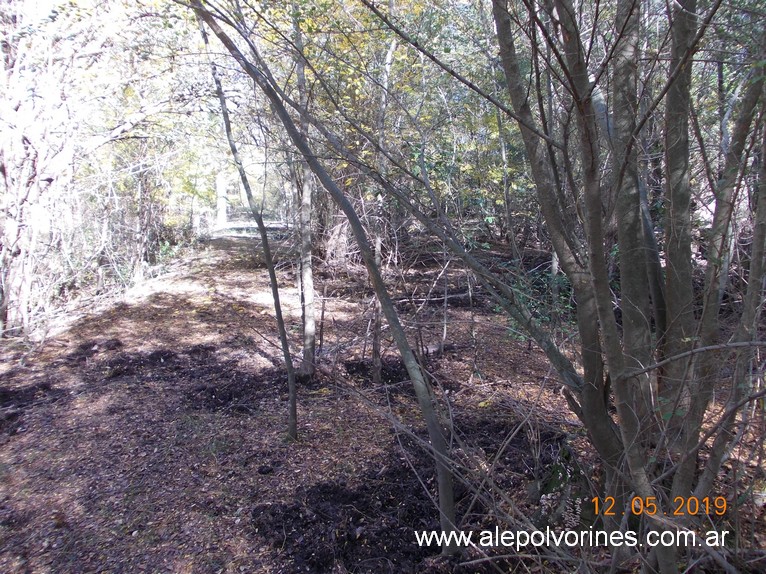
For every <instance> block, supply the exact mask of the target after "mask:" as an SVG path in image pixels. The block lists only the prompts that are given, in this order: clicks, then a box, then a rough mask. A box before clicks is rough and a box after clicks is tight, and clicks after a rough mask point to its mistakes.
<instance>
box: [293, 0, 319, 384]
mask: <svg viewBox="0 0 766 574" xmlns="http://www.w3.org/2000/svg"><path fill="white" fill-rule="evenodd" d="M298 16H299V10H298V6H297V4H295V3H293V33H294V34H293V36H294V39H295V49H296V50H297V52H298V54H297V57H296V61H295V67H296V76H297V85H298V102H299V104H300V106H301V109H302V113H305V111H306V110H307V109H308V101H309V100H308V90H307V88H306V64H305V61H304V59H303V33H302V32H301V27H300V21H299V19H298ZM298 128H299V129H300V132H301V135H303V137H306V136H307V134H308V126H306V124H305V123H304V122H303V121H302V120H299V122H298ZM296 171H297V174H298V179H299V180H300V181H299V186H300V188H296V189H297V190H298V197H299V200H300V207H299V212H298V214H299V215H298V221H299V233H300V275H301V281H300V283H301V289H300V293H301V315H302V317H303V362H302V363H301V375H303V376H304V377H308V378H310V377H312V376H313V375H314V367H315V364H314V362H315V355H316V317H315V314H314V268H313V264H312V241H311V220H312V214H311V209H312V198H313V195H314V179H313V176H312V174H311V171H310V170H309V169H308V166H307V164H306V161H305V160H304V159H303V158H301V159H300V160H299V162H298V165H297V168H296Z"/></svg>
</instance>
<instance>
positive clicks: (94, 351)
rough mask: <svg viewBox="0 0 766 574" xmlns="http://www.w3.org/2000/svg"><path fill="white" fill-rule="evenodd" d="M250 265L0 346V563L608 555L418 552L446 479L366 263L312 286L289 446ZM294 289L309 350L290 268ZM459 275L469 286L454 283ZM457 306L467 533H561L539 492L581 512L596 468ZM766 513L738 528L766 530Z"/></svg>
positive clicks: (500, 323)
mask: <svg viewBox="0 0 766 574" xmlns="http://www.w3.org/2000/svg"><path fill="white" fill-rule="evenodd" d="M255 253H256V250H255V247H254V244H253V243H251V242H250V240H246V239H240V240H218V241H216V242H213V243H211V244H210V245H208V246H207V248H205V249H202V250H201V251H199V252H197V253H196V254H195V255H194V256H192V257H188V258H186V259H185V260H184V261H182V262H180V263H178V264H176V265H174V267H173V268H172V269H171V270H170V271H169V272H168V273H167V274H165V275H163V276H161V277H158V278H155V279H152V280H149V281H147V282H146V283H145V284H143V285H141V286H140V287H139V288H135V289H133V290H131V291H130V292H128V293H127V294H126V295H125V296H124V297H122V298H120V299H119V300H114V301H110V302H108V303H107V304H103V305H101V306H100V307H94V308H91V309H88V310H86V312H82V313H81V314H80V316H79V317H78V318H77V319H76V320H74V321H72V320H71V318H70V322H69V324H67V325H65V326H56V327H55V329H53V330H52V331H51V333H50V334H49V336H48V337H47V338H46V340H45V342H44V344H42V345H36V346H30V345H28V344H23V343H21V342H18V341H17V342H13V341H10V342H4V343H3V345H2V347H1V348H0V353H1V358H2V365H0V572H7V573H35V574H37V573H40V574H42V573H86V572H87V573H90V572H93V573H95V572H103V573H107V572H109V573H132V572H149V573H178V574H184V573H200V574H202V573H205V574H207V573H210V574H218V573H241V572H248V573H285V574H292V573H299V572H307V573H324V572H328V573H345V572H349V573H351V572H353V573H387V572H391V573H419V572H423V573H439V572H464V573H469V572H477V573H483V572H497V571H501V572H502V571H508V572H511V571H514V572H515V571H520V572H521V571H524V572H544V571H551V572H554V571H562V572H567V571H576V570H577V568H578V567H579V565H578V563H577V561H576V560H577V559H581V560H583V561H584V562H588V563H590V564H594V563H596V564H598V563H599V561H601V560H603V559H605V557H604V556H601V555H599V553H598V552H597V551H592V550H591V551H588V552H586V551H583V553H582V554H578V553H577V552H576V551H570V552H568V553H567V554H566V555H563V554H561V553H557V552H556V551H555V550H545V551H544V552H542V553H541V555H540V556H529V557H527V558H526V559H522V558H519V557H508V558H506V559H505V560H500V561H498V562H495V563H490V562H487V561H483V560H482V559H483V558H484V557H485V554H482V553H481V552H479V549H472V550H468V551H466V552H465V553H463V554H462V555H460V556H459V557H457V558H452V559H449V560H446V559H442V558H440V557H439V555H438V548H421V547H419V546H418V545H417V544H416V543H415V536H414V531H415V530H424V529H433V528H437V526H438V517H437V515H436V511H435V509H434V503H433V500H432V499H433V497H434V495H435V485H434V476H433V474H434V473H433V468H432V463H431V462H430V461H429V459H428V457H427V456H426V455H425V454H424V451H423V449H422V441H423V440H424V437H425V436H426V435H425V431H424V429H423V425H422V421H421V419H420V417H419V415H418V412H417V409H416V404H415V401H414V397H413V393H412V391H411V389H410V384H409V382H408V380H407V375H406V372H405V371H404V369H403V368H402V367H401V364H400V363H399V362H398V360H397V359H396V354H395V352H394V349H393V347H392V346H391V345H390V343H389V344H388V345H387V347H386V358H385V361H384V373H383V375H384V377H383V378H384V381H383V384H382V385H380V386H375V385H373V384H372V382H371V379H370V361H369V353H370V350H369V349H370V341H369V337H368V336H367V334H368V333H369V324H370V318H371V313H372V306H371V292H370V291H369V288H368V286H367V284H366V282H365V279H364V275H363V274H362V273H361V272H358V271H352V270H344V271H337V272H335V273H329V272H325V273H324V274H322V273H320V274H318V277H317V291H318V292H319V293H324V295H325V298H324V303H323V306H322V316H323V321H322V343H321V349H320V352H319V354H318V361H319V372H318V375H317V376H316V377H315V378H314V380H313V381H312V382H311V383H310V384H308V385H303V386H301V388H300V389H299V411H298V413H299V432H300V436H299V440H298V441H297V442H288V441H287V440H286V435H285V431H286V416H287V382H286V377H285V376H284V375H283V369H282V363H281V359H280V357H281V352H280V350H279V348H278V347H277V346H276V345H275V342H276V341H277V340H278V339H277V337H276V323H275V320H274V317H273V307H272V301H271V296H270V291H269V286H268V280H267V274H266V271H265V269H264V268H263V266H262V265H261V263H260V262H259V260H258V257H257V255H256V254H255ZM411 273H412V274H413V275H412V277H409V278H405V280H406V281H410V280H411V283H412V284H414V285H416V287H417V289H422V291H420V292H422V293H425V292H427V291H428V289H429V285H430V286H433V285H434V284H435V283H436V282H437V280H438V281H441V280H442V277H441V276H440V275H439V270H438V269H428V268H425V267H424V268H420V269H419V268H417V267H413V268H412V269H411ZM280 277H281V280H282V281H283V285H282V287H283V289H282V292H283V296H284V301H283V305H284V308H285V309H286V312H287V315H288V322H289V324H290V327H291V329H290V335H291V337H292V340H293V343H294V345H295V356H299V350H300V347H299V345H300V339H299V335H300V333H299V325H300V320H299V319H300V309H299V306H298V300H297V291H296V288H295V277H294V272H293V270H292V269H290V267H289V265H287V264H285V265H283V266H282V268H281V270H280ZM447 279H448V281H449V282H450V283H451V285H453V286H454V288H455V289H456V290H457V291H459V290H460V289H462V287H461V286H460V282H461V281H463V280H464V276H463V275H461V274H460V273H459V272H455V273H454V275H449V276H448V277H447ZM463 287H464V286H463ZM417 289H416V290H417ZM412 293H413V292H412V291H411V292H410V295H412ZM411 300H414V303H406V302H403V303H402V311H403V314H404V317H405V324H406V325H407V326H408V328H409V329H410V330H411V334H412V336H413V338H414V339H418V340H423V342H424V346H428V345H429V344H431V343H433V342H435V341H438V338H439V335H440V333H441V330H442V328H443V325H442V320H443V313H444V309H443V307H442V306H435V307H431V306H428V305H421V304H419V303H418V301H419V299H418V295H417V293H415V296H414V297H412V298H411ZM447 312H448V319H449V320H448V322H447V341H448V343H449V345H448V346H447V347H446V351H445V352H444V354H442V355H432V356H428V357H426V358H425V359H424V360H426V361H427V364H428V369H429V371H430V372H431V375H432V379H433V381H434V384H435V387H436V388H437V389H438V391H439V392H441V393H444V396H446V397H448V401H447V404H448V405H449V410H450V412H449V413H447V414H449V415H451V420H452V421H453V425H454V426H453V428H452V431H453V432H452V441H453V450H454V452H455V457H456V460H457V461H458V463H459V464H460V465H461V466H460V469H461V471H460V473H461V474H462V475H463V476H464V477H465V478H466V480H465V482H460V481H459V482H458V500H459V508H458V510H459V515H460V516H461V517H462V520H463V522H462V524H461V528H464V529H466V530H476V531H478V530H481V529H485V528H494V527H495V526H496V525H500V527H501V528H510V527H512V526H514V525H516V526H518V525H519V524H522V523H523V518H522V517H529V519H531V520H532V522H533V523H534V524H535V525H537V526H541V525H545V524H554V525H557V526H559V527H561V526H562V525H564V526H565V524H564V523H565V522H566V520H568V518H567V514H568V509H569V506H567V505H568V504H569V505H570V506H571V504H570V503H567V504H564V503H563V502H562V503H561V504H558V503H557V502H555V501H556V500H558V499H556V498H554V506H553V507H551V506H550V505H549V506H545V504H544V503H541V497H542V498H543V499H544V498H545V496H544V495H548V494H550V493H553V494H559V491H563V490H566V493H567V497H568V499H569V500H571V501H575V500H577V499H578V498H582V499H589V498H590V491H589V487H590V486H592V482H591V481H592V480H593V479H594V477H595V475H596V473H597V465H596V464H595V462H594V459H593V457H592V454H590V453H589V450H588V448H587V442H586V441H585V438H584V433H583V430H582V428H581V426H580V425H579V423H578V422H577V421H576V420H575V418H574V416H573V415H571V414H570V413H569V411H568V409H567V408H566V402H565V400H564V398H563V397H562V395H561V392H560V391H561V389H560V388H559V386H558V385H557V384H556V382H555V376H554V374H553V373H552V372H551V371H550V370H549V368H548V364H547V361H546V360H545V358H544V356H543V355H542V354H541V353H540V352H539V351H538V350H536V349H535V348H533V347H531V346H530V345H528V344H527V343H526V342H524V341H522V340H520V339H519V337H518V336H517V335H516V334H515V333H514V332H513V330H512V329H510V328H509V326H508V325H507V323H505V319H503V317H502V316H501V315H500V314H497V313H495V312H494V310H493V307H492V305H491V303H490V302H488V301H484V300H483V299H482V298H481V297H480V295H479V294H476V296H475V297H474V298H472V300H471V301H470V304H469V305H466V304H465V301H464V300H463V299H461V298H457V299H456V300H455V304H452V303H450V305H449V306H448V309H447ZM395 421H398V422H395ZM563 475H567V476H568V477H569V479H568V480H566V481H564V480H561V477H562V476H563ZM488 484H490V485H491V487H488V486H487V485H488ZM475 485H484V486H483V488H482V489H481V490H479V491H478V494H477V492H476V490H475V488H474V486H475ZM553 494H551V496H553ZM549 498H550V497H549ZM757 510H758V509H755V510H753V511H752V512H751V513H750V514H744V515H743V516H744V517H745V518H744V519H746V520H751V521H759V520H762V519H763V517H762V515H760V514H758V512H756V511H757ZM581 514H582V515H580V513H578V516H576V517H575V520H576V521H578V522H579V523H581V524H587V523H588V520H589V518H588V516H587V513H585V512H582V513H581ZM514 520H516V521H517V522H515V523H514V522H513V521H514ZM590 520H591V523H592V519H590ZM527 524H528V523H527ZM753 530H755V529H753ZM573 559H574V560H575V562H572V560H573ZM584 562H583V563H584ZM753 571H757V570H753Z"/></svg>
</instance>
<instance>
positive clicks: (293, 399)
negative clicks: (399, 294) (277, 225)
mask: <svg viewBox="0 0 766 574" xmlns="http://www.w3.org/2000/svg"><path fill="white" fill-rule="evenodd" d="M197 14H198V15H199V16H200V17H201V19H200V31H201V33H202V38H203V40H204V42H205V45H206V46H207V44H208V40H207V33H206V32H205V28H204V25H203V24H202V21H203V20H204V21H206V22H207V20H205V18H204V16H203V13H201V12H198V13H197ZM209 23H210V22H208V24H209ZM213 23H214V21H213ZM211 28H213V30H215V28H214V27H213V26H211ZM211 71H212V74H213V81H214V82H215V90H216V94H217V95H218V101H219V102H220V104H221V115H222V117H223V125H224V130H225V131H226V139H227V140H228V142H229V149H230V150H231V155H232V157H233V158H234V163H235V164H236V166H237V171H238V172H239V177H240V180H241V181H242V186H243V187H244V189H245V193H246V194H247V201H248V204H249V205H250V210H251V211H252V213H253V217H255V221H256V223H257V225H258V231H259V232H260V235H261V247H262V248H263V258H264V261H265V262H266V268H267V269H268V272H269V280H270V283H271V295H272V297H273V299H274V315H275V316H276V319H277V328H278V330H279V341H280V344H281V346H282V354H283V356H284V360H285V369H286V370H287V387H288V416H287V436H288V437H289V438H290V439H291V440H295V439H297V438H298V407H297V405H298V398H297V397H298V392H297V388H296V384H295V369H294V368H293V360H292V356H291V355H290V343H289V341H288V339H287V329H286V328H285V320H284V316H283V315H282V305H281V303H280V299H279V284H278V282H277V273H276V268H275V267H274V258H273V257H272V255H271V248H270V247H269V237H268V234H267V232H266V225H265V224H264V223H263V217H262V216H261V210H260V207H259V205H258V204H257V203H256V201H255V197H254V196H253V192H252V189H251V188H250V180H249V179H248V177H247V174H246V173H245V168H244V166H243V165H242V160H241V158H240V156H239V151H238V149H237V144H236V142H235V141H234V135H233V133H232V130H231V120H230V119H229V110H228V107H227V106H226V96H225V94H224V92H223V86H222V85H221V80H220V78H219V77H218V70H217V68H216V66H215V64H213V63H211Z"/></svg>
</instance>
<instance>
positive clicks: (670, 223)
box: [658, 0, 697, 496]
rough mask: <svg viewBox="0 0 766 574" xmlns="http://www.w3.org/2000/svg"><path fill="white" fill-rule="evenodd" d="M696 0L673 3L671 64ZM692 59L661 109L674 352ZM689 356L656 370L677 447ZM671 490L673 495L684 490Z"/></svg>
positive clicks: (688, 313) (670, 350)
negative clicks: (663, 134)
mask: <svg viewBox="0 0 766 574" xmlns="http://www.w3.org/2000/svg"><path fill="white" fill-rule="evenodd" d="M696 10H697V2H696V0H680V1H679V2H677V3H676V4H674V8H673V23H672V29H671V33H672V48H671V69H672V70H674V71H675V70H676V69H677V68H678V66H681V65H683V63H684V57H685V56H686V54H687V52H688V51H689V49H690V48H691V44H692V41H693V39H694V35H695V32H696V29H697V15H696ZM691 72H692V70H691V65H690V63H686V68H685V69H684V70H683V71H682V72H681V73H680V74H679V75H678V78H677V79H676V81H675V82H673V84H672V85H671V86H670V89H669V90H668V95H667V103H666V106H665V107H666V110H667V111H666V114H665V163H666V166H667V191H666V194H667V215H666V221H665V249H666V257H667V264H666V265H665V270H666V278H665V281H666V285H665V295H666V305H667V332H666V333H665V336H664V338H663V341H664V348H663V350H662V354H663V355H664V356H666V357H673V356H675V355H679V354H681V353H684V352H686V351H689V350H690V349H691V348H692V346H693V344H694V337H695V334H696V333H695V326H694V293H693V289H692V252H691V188H690V183H689V178H690V174H689V112H690V101H691V100H690V98H691V94H690V90H691ZM689 367H690V361H687V360H679V361H673V362H671V363H669V364H668V365H667V366H666V368H665V369H664V372H662V373H660V379H659V389H658V392H659V400H660V405H659V406H660V411H661V414H662V420H663V421H665V422H666V433H667V438H666V440H667V442H668V445H669V447H670V448H671V450H673V451H675V452H680V451H681V448H680V446H679V442H678V441H679V439H680V436H679V434H680V432H681V425H682V419H683V416H684V415H685V413H686V410H685V407H688V396H689V389H688V387H687V382H688V380H689V379H690V378H693V373H690V372H689ZM686 494H688V493H687V492H683V493H681V492H675V493H674V494H673V496H681V495H686Z"/></svg>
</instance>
